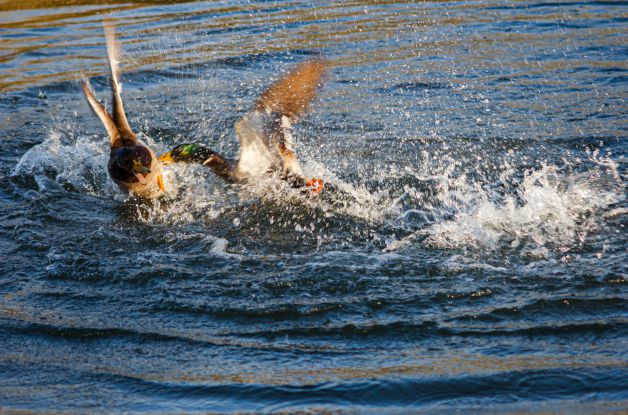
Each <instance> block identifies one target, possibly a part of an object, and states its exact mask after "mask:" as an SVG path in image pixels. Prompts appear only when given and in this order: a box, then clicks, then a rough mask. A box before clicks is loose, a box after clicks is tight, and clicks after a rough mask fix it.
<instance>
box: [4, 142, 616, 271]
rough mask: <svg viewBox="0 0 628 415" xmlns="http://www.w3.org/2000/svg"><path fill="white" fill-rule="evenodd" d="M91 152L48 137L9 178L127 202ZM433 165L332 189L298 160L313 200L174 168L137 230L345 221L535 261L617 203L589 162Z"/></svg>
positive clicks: (601, 170) (98, 153) (408, 241)
mask: <svg viewBox="0 0 628 415" xmlns="http://www.w3.org/2000/svg"><path fill="white" fill-rule="evenodd" d="M142 139H143V140H144V141H145V142H147V143H148V145H150V146H151V147H153V148H158V149H159V148H160V147H162V146H160V145H159V144H158V143H157V142H155V140H152V139H151V138H149V137H145V136H144V137H142ZM100 141H101V140H100V138H98V139H96V138H91V137H84V136H83V137H79V138H75V137H74V135H73V134H71V133H70V134H68V133H66V134H61V133H59V132H52V133H51V134H50V136H49V137H48V139H47V140H45V141H44V142H43V143H42V144H39V145H36V146H34V147H33V148H31V149H30V150H29V151H28V152H27V153H26V154H24V156H23V157H22V158H21V160H20V161H19V163H18V164H17V166H16V167H15V169H14V171H13V176H14V177H33V178H34V179H35V182H36V183H37V185H38V188H39V191H40V192H43V191H46V190H50V186H55V185H56V186H59V187H60V188H62V189H64V191H72V192H78V193H84V194H89V195H94V196H99V197H106V198H114V199H116V200H119V201H122V200H124V199H125V197H122V196H121V195H120V193H119V191H118V190H117V189H116V187H115V186H114V185H113V183H111V181H110V180H109V178H108V175H107V171H106V167H105V166H106V162H107V156H108V149H107V148H106V146H104V145H102V143H100ZM438 160H439V161H431V162H430V161H429V159H426V160H425V164H424V165H422V166H419V168H418V169H417V168H414V167H410V166H408V167H406V168H401V169H400V170H398V169H390V168H389V167H387V168H383V166H380V168H379V170H380V171H379V172H377V173H375V174H373V175H371V176H370V177H368V178H365V179H364V180H360V178H357V177H355V181H362V183H364V184H362V185H358V184H354V183H351V182H348V181H346V180H342V179H340V178H339V177H338V175H337V174H336V173H335V172H334V171H332V170H331V169H329V168H327V167H325V166H324V165H323V164H321V163H320V162H317V161H313V160H305V163H304V166H303V167H304V172H305V173H306V174H308V175H311V176H316V177H321V178H323V179H324V180H325V182H326V183H329V186H328V188H327V189H326V190H325V191H323V192H322V193H321V194H320V195H311V194H304V193H303V192H302V191H300V190H299V189H293V188H291V187H290V186H289V185H288V184H287V183H285V182H282V181H278V180H273V179H271V178H269V179H267V180H262V181H259V182H257V183H255V185H229V184H225V183H223V182H222V181H221V180H220V179H219V178H217V177H215V176H214V175H213V174H212V173H211V172H210V171H209V170H208V169H206V168H204V167H202V166H193V165H181V164H177V165H172V166H169V167H168V168H167V169H166V170H165V172H164V176H165V181H166V183H169V184H170V186H169V188H170V190H169V193H168V195H167V198H166V199H163V200H160V201H155V202H154V203H152V204H144V205H143V206H142V208H141V209H140V210H139V211H141V212H142V214H141V215H139V217H138V219H139V220H144V221H147V222H151V223H163V224H170V225H176V224H178V225H181V224H186V223H194V222H198V221H200V222H206V223H208V224H209V223H213V221H216V220H219V219H220V217H221V215H225V217H228V218H230V219H229V220H230V221H231V222H232V223H233V224H234V225H235V226H238V225H240V223H241V222H246V223H248V224H249V225H250V224H251V223H254V222H256V221H258V222H262V223H266V224H267V225H268V226H271V227H273V226H274V227H283V228H286V229H288V230H294V231H295V232H304V231H305V232H310V233H315V232H316V230H317V229H318V227H320V223H321V222H326V221H329V220H334V218H336V219H337V218H346V219H345V220H348V221H350V222H353V225H352V226H353V227H355V226H357V227H360V226H366V227H373V228H374V229H376V230H377V232H378V233H379V235H376V236H374V237H375V238H376V239H378V240H379V239H381V240H386V241H387V242H386V243H385V246H383V249H384V251H395V250H398V249H401V248H403V247H407V246H411V245H414V244H417V243H418V244H421V245H425V246H427V247H432V248H438V249H471V250H478V251H480V252H485V251H489V252H491V251H498V250H504V249H506V250H508V251H510V252H518V253H519V254H520V255H523V256H525V257H527V258H532V259H534V258H545V257H547V256H548V255H550V252H557V253H564V252H567V251H569V250H571V249H573V248H576V247H578V246H580V245H582V244H583V243H584V242H585V241H586V238H587V235H588V234H589V233H591V232H595V230H596V228H597V227H598V226H600V224H601V223H602V222H603V220H604V214H606V213H607V211H608V209H609V207H612V205H613V204H614V203H617V202H618V201H620V200H621V195H622V194H623V192H624V191H625V186H624V185H623V182H622V180H621V176H620V174H619V172H618V170H617V166H616V164H615V162H614V161H612V160H610V159H608V158H605V157H602V156H600V155H599V154H598V153H592V154H590V155H589V159H588V160H586V161H587V168H586V169H585V170H582V169H580V170H581V171H580V172H577V171H576V168H575V167H576V166H574V165H571V164H569V163H566V164H565V165H563V166H561V167H559V166H557V165H554V164H543V165H541V166H540V167H539V168H536V169H528V170H526V171H525V172H524V173H523V175H522V176H521V174H518V169H517V168H516V167H514V166H513V164H512V162H505V161H504V162H502V163H503V167H502V172H501V173H500V174H499V177H497V178H495V177H491V176H490V175H488V174H484V173H483V172H482V171H472V172H471V173H470V174H459V173H456V172H455V169H454V168H453V167H452V166H453V165H454V164H455V163H452V162H451V160H448V159H447V158H446V157H445V158H439V159H438ZM330 164H331V163H330ZM495 179H496V180H495ZM369 183H370V184H369ZM373 183H376V184H377V186H374V185H373ZM400 183H404V184H403V185H401V184H400ZM495 183H499V185H495ZM382 184H383V185H382ZM264 206H266V207H264ZM133 209H135V208H131V211H133ZM250 212H254V213H253V214H252V215H253V216H252V217H250V215H251V213H250ZM617 212H619V213H617ZM617 212H616V214H619V215H622V213H621V211H617ZM360 223H361V224H362V225H360ZM407 230H411V232H410V233H409V234H408V232H407ZM391 233H392V234H393V235H396V236H393V237H390V234H391ZM404 234H405V236H404ZM371 237H373V236H372V235H371Z"/></svg>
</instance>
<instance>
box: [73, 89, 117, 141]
mask: <svg viewBox="0 0 628 415" xmlns="http://www.w3.org/2000/svg"><path fill="white" fill-rule="evenodd" d="M83 93H84V94H85V97H86V98H87V102H88V103H89V105H90V107H91V108H92V110H93V111H94V113H95V114H96V115H97V116H98V118H100V121H101V122H102V124H103V125H104V126H105V129H106V130H107V135H109V139H110V140H111V147H120V146H122V140H121V139H120V132H119V131H118V127H117V126H116V124H115V123H114V122H113V120H112V119H111V116H110V115H109V113H108V112H107V110H106V109H105V107H104V106H103V105H102V104H101V103H100V101H98V100H97V99H96V97H95V96H94V94H93V93H92V90H91V85H90V83H89V80H87V79H83Z"/></svg>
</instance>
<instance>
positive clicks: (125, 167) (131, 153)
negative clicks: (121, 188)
mask: <svg viewBox="0 0 628 415" xmlns="http://www.w3.org/2000/svg"><path fill="white" fill-rule="evenodd" d="M152 165H153V155H152V154H151V152H150V150H149V149H148V148H146V147H144V146H142V145H135V146H131V147H118V148H112V149H111V158H110V160H109V174H110V175H111V177H112V178H113V179H114V180H115V181H118V182H122V183H138V182H139V183H141V184H143V185H146V184H149V182H148V179H147V178H148V177H149V175H151V173H152V171H151V166H152Z"/></svg>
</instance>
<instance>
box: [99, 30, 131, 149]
mask: <svg viewBox="0 0 628 415" xmlns="http://www.w3.org/2000/svg"><path fill="white" fill-rule="evenodd" d="M103 28H104V29H105V39H106V41H107V58H108V60H109V69H110V70H111V91H112V95H113V99H112V101H113V114H112V116H113V121H114V122H115V123H116V126H117V127H118V131H120V135H121V137H122V139H123V140H124V141H125V142H126V144H127V145H130V144H133V143H135V142H136V141H137V139H136V137H135V134H134V133H133V131H132V130H131V126H130V125H129V122H128V120H127V118H126V114H125V113H124V106H123V105H122V98H121V97H120V93H121V92H122V83H121V81H120V67H119V66H120V42H118V41H117V40H116V32H115V25H114V23H113V21H111V20H105V21H103Z"/></svg>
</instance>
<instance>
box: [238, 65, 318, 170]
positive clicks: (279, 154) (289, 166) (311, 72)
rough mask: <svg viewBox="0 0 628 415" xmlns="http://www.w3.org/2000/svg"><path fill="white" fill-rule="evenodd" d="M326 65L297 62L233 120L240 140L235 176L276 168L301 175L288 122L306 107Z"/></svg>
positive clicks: (297, 118)
mask: <svg viewBox="0 0 628 415" xmlns="http://www.w3.org/2000/svg"><path fill="white" fill-rule="evenodd" d="M328 66H329V65H328V64H327V62H325V61H323V60H318V59H317V60H311V61H308V62H305V63H302V64H301V65H299V66H297V67H296V68H294V69H293V70H292V71H291V72H289V73H288V74H287V75H286V76H284V77H283V78H281V79H280V80H279V81H277V82H276V83H275V84H273V85H272V86H271V87H270V88H268V89H267V90H266V91H265V92H264V93H263V94H262V95H261V96H260V98H259V99H258V101H257V103H256V105H255V108H254V109H253V110H252V111H250V112H249V113H248V114H246V115H245V116H244V117H242V119H240V120H239V121H238V122H237V123H236V124H235V129H236V133H237V135H238V139H239V140H240V157H239V162H238V166H237V169H238V172H237V174H238V175H239V176H261V175H266V174H268V173H269V172H276V171H279V172H281V173H282V174H283V175H284V176H287V177H288V176H296V177H301V174H302V173H301V167H300V165H299V162H298V160H297V158H296V155H295V153H294V140H293V138H292V123H294V122H297V121H298V120H299V117H300V116H301V115H302V114H303V113H304V112H305V111H307V109H308V108H309V105H310V103H311V101H312V100H313V98H314V97H315V96H316V90H317V88H318V87H319V86H320V84H321V82H322V78H323V75H324V73H325V71H326V70H327V68H328Z"/></svg>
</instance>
